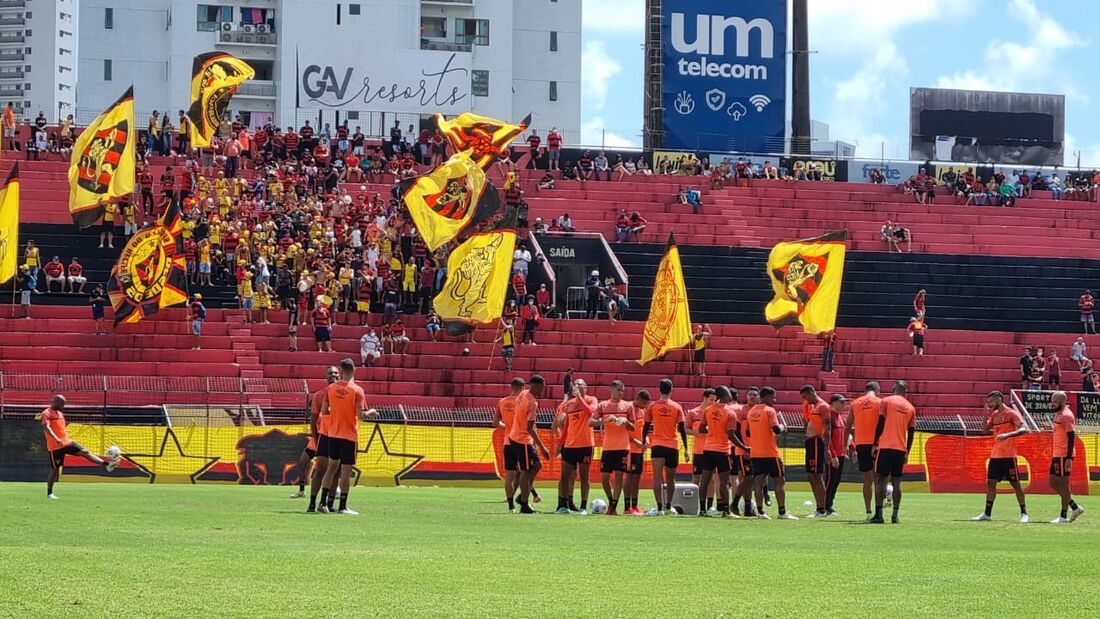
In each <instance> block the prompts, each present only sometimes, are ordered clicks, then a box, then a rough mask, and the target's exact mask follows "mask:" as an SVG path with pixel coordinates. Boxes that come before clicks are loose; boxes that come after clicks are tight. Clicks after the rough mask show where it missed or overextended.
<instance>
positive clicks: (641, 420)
mask: <svg viewBox="0 0 1100 619" xmlns="http://www.w3.org/2000/svg"><path fill="white" fill-rule="evenodd" d="M631 419H632V421H633V422H634V431H633V432H631V433H630V438H631V439H632V440H631V441H630V453H632V454H640V453H643V452H644V451H645V449H643V448H642V446H641V445H638V444H636V443H635V442H634V441H638V442H639V443H640V442H642V440H643V439H642V434H644V433H645V409H644V408H638V407H637V406H635V407H634V417H632V418H631Z"/></svg>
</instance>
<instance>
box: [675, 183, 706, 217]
mask: <svg viewBox="0 0 1100 619" xmlns="http://www.w3.org/2000/svg"><path fill="white" fill-rule="evenodd" d="M676 201H677V202H679V203H680V204H690V205H691V211H692V212H693V213H695V214H696V215H698V214H699V211H700V210H701V209H702V207H703V198H702V194H701V193H700V192H699V190H698V189H684V187H683V186H681V187H680V190H679V191H678V192H677V193H676Z"/></svg>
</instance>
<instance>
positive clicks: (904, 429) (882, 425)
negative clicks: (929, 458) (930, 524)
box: [868, 380, 917, 524]
mask: <svg viewBox="0 0 1100 619" xmlns="http://www.w3.org/2000/svg"><path fill="white" fill-rule="evenodd" d="M908 390H909V385H908V383H906V382H905V381H904V380H898V381H894V390H893V392H894V394H893V395H891V396H888V397H885V398H883V399H882V403H881V404H880V405H879V417H878V424H877V425H876V426H875V440H874V446H875V448H874V454H875V481H876V482H877V483H876V484H875V515H874V516H872V517H871V519H870V520H868V522H872V523H875V524H882V523H883V517H882V504H883V502H884V501H885V499H886V482H887V479H889V481H890V483H892V484H893V486H894V495H893V497H892V498H893V508H894V509H893V514H892V515H891V517H890V522H892V523H894V524H898V523H899V522H900V520H898V509H899V508H900V507H901V475H902V473H903V472H904V470H905V463H906V462H907V461H908V459H909V450H910V449H912V448H913V435H914V434H915V433H916V430H917V409H915V408H913V404H912V403H910V402H909V400H907V399H906V398H905V393H906V392H907V391H908Z"/></svg>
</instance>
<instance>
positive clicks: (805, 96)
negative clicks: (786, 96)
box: [791, 0, 811, 155]
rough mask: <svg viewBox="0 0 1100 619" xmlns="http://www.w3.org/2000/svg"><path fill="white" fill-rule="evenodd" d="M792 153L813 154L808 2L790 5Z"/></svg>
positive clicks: (801, 1) (797, 1)
mask: <svg viewBox="0 0 1100 619" xmlns="http://www.w3.org/2000/svg"><path fill="white" fill-rule="evenodd" d="M791 22H792V31H793V36H792V44H791V56H792V59H791V64H792V71H791V153H792V154H795V155H809V154H810V53H811V52H810V34H809V27H808V23H809V15H808V9H807V6H806V0H792V2H791Z"/></svg>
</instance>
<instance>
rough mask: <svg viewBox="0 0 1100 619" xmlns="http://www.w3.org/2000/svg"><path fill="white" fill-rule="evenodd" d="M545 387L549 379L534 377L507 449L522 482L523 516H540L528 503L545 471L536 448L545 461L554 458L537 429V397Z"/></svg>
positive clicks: (518, 403) (523, 396)
mask: <svg viewBox="0 0 1100 619" xmlns="http://www.w3.org/2000/svg"><path fill="white" fill-rule="evenodd" d="M545 388H546V379H544V378H543V377H542V376H540V375H538V374H535V375H534V376H532V377H531V380H530V381H529V386H528V388H527V390H526V391H524V392H523V393H522V394H520V397H519V398H517V401H516V408H515V413H514V414H515V417H514V418H513V420H512V428H511V429H510V430H509V432H508V446H507V447H505V450H506V452H511V455H509V456H506V457H505V458H506V460H508V459H509V458H510V462H511V464H512V465H513V467H514V469H515V471H516V477H517V479H518V481H519V499H517V500H516V503H518V504H519V513H521V514H534V513H536V512H535V510H533V509H531V506H530V505H529V503H528V498H529V497H530V496H531V492H532V488H533V486H534V484H535V476H536V475H538V473H539V470H541V469H542V461H540V460H539V454H538V452H536V451H535V446H536V445H537V446H538V448H539V452H541V453H542V457H543V458H549V457H550V452H548V451H547V450H546V445H543V443H542V438H541V437H540V436H539V433H538V429H537V428H536V427H535V422H536V421H537V419H536V417H537V416H538V409H539V403H538V399H537V398H538V397H539V396H541V395H542V390H543V389H545Z"/></svg>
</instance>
